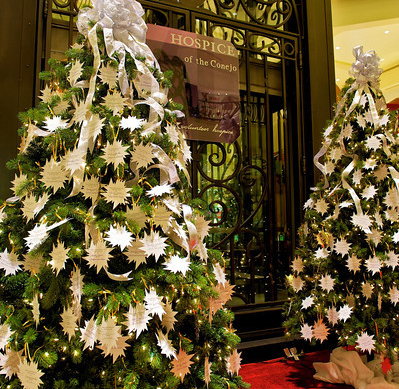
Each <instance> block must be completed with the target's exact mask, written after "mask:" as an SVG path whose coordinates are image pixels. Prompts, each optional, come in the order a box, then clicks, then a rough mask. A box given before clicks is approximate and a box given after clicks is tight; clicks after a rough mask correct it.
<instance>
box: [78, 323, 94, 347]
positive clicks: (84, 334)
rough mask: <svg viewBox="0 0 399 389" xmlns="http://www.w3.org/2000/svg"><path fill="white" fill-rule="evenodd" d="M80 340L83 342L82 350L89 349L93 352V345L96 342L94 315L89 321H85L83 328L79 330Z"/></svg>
mask: <svg viewBox="0 0 399 389" xmlns="http://www.w3.org/2000/svg"><path fill="white" fill-rule="evenodd" d="M80 333H81V335H80V340H81V341H82V342H84V344H85V345H84V346H83V350H86V349H87V348H89V349H90V350H93V348H94V345H95V343H96V342H97V323H96V319H95V317H94V315H93V316H92V317H91V319H90V320H86V321H85V326H84V327H83V328H80Z"/></svg>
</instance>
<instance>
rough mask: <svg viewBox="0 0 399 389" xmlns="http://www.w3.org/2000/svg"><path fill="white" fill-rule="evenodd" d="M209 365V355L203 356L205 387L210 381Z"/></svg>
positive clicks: (210, 363) (210, 364)
mask: <svg viewBox="0 0 399 389" xmlns="http://www.w3.org/2000/svg"><path fill="white" fill-rule="evenodd" d="M211 366H212V362H209V357H205V367H204V375H205V378H204V380H205V384H206V387H207V388H208V386H209V382H211Z"/></svg>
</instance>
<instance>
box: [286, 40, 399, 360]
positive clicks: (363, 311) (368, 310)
mask: <svg viewBox="0 0 399 389" xmlns="http://www.w3.org/2000/svg"><path fill="white" fill-rule="evenodd" d="M354 54H355V57H356V62H355V63H354V64H353V65H352V68H351V75H352V76H353V78H350V79H349V80H348V81H347V83H346V86H345V88H344V89H343V90H342V98H341V100H340V101H339V103H338V105H337V107H336V113H335V117H334V119H333V120H332V122H331V123H329V125H328V126H327V127H326V129H325V130H324V134H323V146H322V149H321V150H320V152H319V153H318V154H317V155H316V156H315V164H316V166H317V167H318V168H319V169H320V170H321V172H322V174H323V180H322V181H321V182H320V183H319V185H318V187H317V188H314V192H313V193H312V195H311V196H310V199H309V200H308V201H307V202H306V204H305V206H304V208H305V209H306V211H305V218H304V223H303V225H302V227H301V228H300V230H299V238H300V244H299V247H298V248H297V251H296V257H295V259H294V261H293V263H292V274H291V275H290V276H289V285H290V290H291V297H290V302H289V304H288V305H287V307H286V314H287V320H286V322H285V326H286V328H287V334H289V335H298V334H299V335H301V337H302V338H304V339H306V340H309V341H311V342H312V343H315V342H316V341H320V342H323V341H324V340H326V339H327V338H328V335H329V334H330V333H336V334H337V336H338V340H339V344H341V345H350V346H354V347H356V348H357V349H358V350H359V351H361V352H372V351H373V352H375V353H380V354H382V355H383V356H384V357H389V358H391V359H393V358H394V356H395V355H396V350H397V347H398V346H399V310H398V305H397V304H398V302H399V289H398V287H399V268H398V265H399V249H398V242H399V164H398V159H399V137H398V120H397V114H396V112H389V111H388V110H387V107H386V104H385V100H384V97H383V95H382V93H381V91H380V89H379V77H380V74H381V72H382V71H381V69H379V68H378V66H379V59H378V57H377V56H376V54H375V53H374V52H373V51H369V52H367V53H363V49H362V47H356V48H355V49H354ZM321 157H323V158H324V162H323V163H321V162H319V159H320V158H321Z"/></svg>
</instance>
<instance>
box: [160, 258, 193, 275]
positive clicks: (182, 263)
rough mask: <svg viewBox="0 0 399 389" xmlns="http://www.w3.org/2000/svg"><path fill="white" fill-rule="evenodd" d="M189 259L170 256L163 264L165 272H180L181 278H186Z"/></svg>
mask: <svg viewBox="0 0 399 389" xmlns="http://www.w3.org/2000/svg"><path fill="white" fill-rule="evenodd" d="M190 264H191V262H190V261H189V257H186V258H181V257H179V256H178V255H172V256H171V257H170V258H169V259H168V260H167V261H166V262H165V263H164V264H163V266H164V267H165V269H166V270H169V271H171V272H172V273H175V274H176V273H177V272H180V273H182V274H183V276H184V277H185V276H186V273H187V271H189V270H190Z"/></svg>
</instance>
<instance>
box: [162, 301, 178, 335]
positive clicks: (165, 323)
mask: <svg viewBox="0 0 399 389" xmlns="http://www.w3.org/2000/svg"><path fill="white" fill-rule="evenodd" d="M164 309H165V314H164V315H163V317H162V327H164V328H165V329H166V332H169V331H172V330H173V329H174V326H175V323H176V322H177V319H176V318H175V316H176V315H177V313H178V312H177V311H174V310H173V309H172V304H171V303H170V302H169V301H167V302H166V304H165V307H164Z"/></svg>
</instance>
